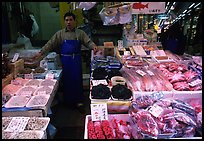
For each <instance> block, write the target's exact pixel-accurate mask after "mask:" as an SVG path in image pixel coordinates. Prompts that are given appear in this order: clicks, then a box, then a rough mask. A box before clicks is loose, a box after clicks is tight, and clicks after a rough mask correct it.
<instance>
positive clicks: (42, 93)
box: [38, 91, 46, 95]
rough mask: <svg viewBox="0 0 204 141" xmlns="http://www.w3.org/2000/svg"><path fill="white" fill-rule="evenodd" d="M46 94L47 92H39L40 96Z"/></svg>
mask: <svg viewBox="0 0 204 141" xmlns="http://www.w3.org/2000/svg"><path fill="white" fill-rule="evenodd" d="M44 94H46V91H38V95H44Z"/></svg>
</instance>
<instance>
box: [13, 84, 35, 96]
mask: <svg viewBox="0 0 204 141" xmlns="http://www.w3.org/2000/svg"><path fill="white" fill-rule="evenodd" d="M27 88H30V89H31V90H29V91H28V90H27ZM37 88H38V87H36V86H23V87H22V88H21V89H19V90H18V91H17V92H16V95H19V96H32V95H33V94H34V92H35V91H36V89H37Z"/></svg>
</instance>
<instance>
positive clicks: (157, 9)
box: [132, 2, 166, 14]
mask: <svg viewBox="0 0 204 141" xmlns="http://www.w3.org/2000/svg"><path fill="white" fill-rule="evenodd" d="M165 12H166V9H165V2H132V14H160V13H165Z"/></svg>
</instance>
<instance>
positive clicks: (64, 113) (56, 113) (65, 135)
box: [50, 90, 90, 139]
mask: <svg viewBox="0 0 204 141" xmlns="http://www.w3.org/2000/svg"><path fill="white" fill-rule="evenodd" d="M57 95H58V96H57V97H56V98H55V100H54V101H53V105H54V106H52V108H51V111H52V114H51V115H50V118H51V121H50V123H51V124H52V125H54V127H55V128H56V134H55V136H54V137H53V138H54V139H83V138H84V127H85V117H86V115H89V114H90V99H89V91H88V90H87V91H84V95H85V101H84V104H85V110H86V113H85V114H81V113H80V112H79V111H78V110H77V109H73V108H71V107H69V106H67V105H64V104H63V103H62V102H61V99H63V98H62V93H60V92H59V93H57ZM56 100H57V104H54V103H56Z"/></svg>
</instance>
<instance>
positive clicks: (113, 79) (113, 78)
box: [111, 76, 126, 86]
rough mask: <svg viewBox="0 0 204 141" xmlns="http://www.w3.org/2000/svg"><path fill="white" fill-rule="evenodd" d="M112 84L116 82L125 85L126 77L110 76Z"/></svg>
mask: <svg viewBox="0 0 204 141" xmlns="http://www.w3.org/2000/svg"><path fill="white" fill-rule="evenodd" d="M111 82H112V85H113V86H115V85H117V84H121V85H125V83H126V79H125V78H124V77H121V76H113V77H112V78H111Z"/></svg>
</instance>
